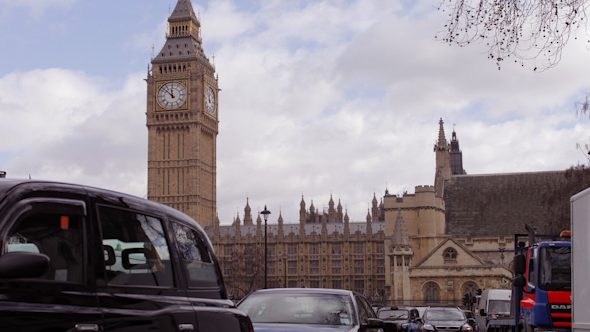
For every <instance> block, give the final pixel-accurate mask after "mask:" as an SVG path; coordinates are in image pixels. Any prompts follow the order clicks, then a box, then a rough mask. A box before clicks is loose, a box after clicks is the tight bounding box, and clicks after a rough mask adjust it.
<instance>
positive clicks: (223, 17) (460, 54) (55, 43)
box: [0, 0, 590, 224]
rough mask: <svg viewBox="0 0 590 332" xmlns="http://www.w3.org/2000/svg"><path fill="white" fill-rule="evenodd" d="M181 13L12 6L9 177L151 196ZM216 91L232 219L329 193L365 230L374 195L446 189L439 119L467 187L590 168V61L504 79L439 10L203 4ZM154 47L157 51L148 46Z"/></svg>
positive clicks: (84, 4) (431, 6)
mask: <svg viewBox="0 0 590 332" xmlns="http://www.w3.org/2000/svg"><path fill="white" fill-rule="evenodd" d="M175 3H176V1H175V0H125V1H119V0H101V1H91V0H0V44H1V45H2V50H1V57H0V59H1V61H0V170H3V171H6V172H8V177H10V178H28V177H29V175H30V176H31V177H32V178H34V179H46V180H58V181H67V182H73V183H81V184H87V185H93V186H98V187H103V188H108V189H113V190H117V191H122V192H125V193H130V194H133V195H136V196H140V197H144V196H146V194H147V184H146V182H147V171H146V167H147V161H146V159H147V129H146V127H145V112H146V83H145V82H144V79H145V78H146V75H147V70H148V64H149V62H150V59H151V55H152V52H155V53H157V52H158V51H159V50H160V48H161V47H162V46H163V45H164V41H165V30H166V19H167V16H168V12H169V8H170V7H171V8H172V9H173V8H174V5H175ZM192 3H193V6H194V8H195V10H197V11H199V12H200V17H201V24H202V36H203V47H204V49H205V52H206V53H207V55H208V56H209V58H211V59H213V55H214V56H215V58H214V59H215V60H214V61H215V65H216V69H217V73H218V74H219V84H220V88H221V89H222V91H221V92H220V96H219V100H220V104H219V109H220V110H219V117H220V130H219V136H218V146H217V156H218V160H217V166H218V168H217V174H218V178H217V185H218V189H217V201H218V203H217V204H218V210H219V211H218V212H219V218H220V220H221V223H222V224H229V223H231V222H232V220H233V218H234V217H235V216H236V214H237V213H238V211H239V212H240V218H243V209H244V205H245V203H246V197H249V199H250V205H251V207H252V209H253V210H254V211H257V210H258V209H259V208H263V207H264V205H265V204H266V205H268V209H269V210H271V211H272V213H273V214H271V218H270V219H271V220H272V222H273V223H274V222H276V218H277V217H278V212H279V210H280V211H282V215H283V218H284V219H285V221H286V222H297V221H298V217H299V215H298V210H299V202H300V201H301V196H302V195H303V196H304V197H305V200H306V202H307V205H308V206H309V204H310V200H312V199H313V202H314V205H315V206H316V207H318V208H320V209H322V207H327V204H328V200H329V198H330V194H332V195H333V197H334V200H335V201H336V202H337V201H338V199H340V200H341V202H342V205H343V206H345V207H346V208H347V210H348V214H349V216H350V218H351V220H353V221H361V220H364V218H365V216H366V213H367V207H368V204H369V202H370V201H371V199H372V198H373V193H376V195H377V197H378V198H379V197H381V196H382V195H383V193H384V191H385V189H386V186H387V188H388V189H389V191H390V193H393V194H395V193H397V194H401V193H403V192H404V191H407V192H410V193H411V192H413V191H414V187H415V186H416V185H432V184H433V182H434V167H435V163H434V158H435V156H434V153H433V145H434V143H435V140H436V139H437V135H438V121H439V119H440V118H442V119H443V120H444V121H445V131H446V134H447V138H450V134H451V132H452V131H453V126H454V128H455V130H456V132H457V137H458V138H459V142H460V145H461V149H462V151H463V163H464V168H465V169H466V171H467V172H468V173H469V174H486V173H507V172H530V171H544V170H561V169H565V168H567V167H569V166H571V165H574V164H578V163H588V160H587V159H586V158H585V156H584V153H583V152H582V151H580V150H577V149H576V144H577V143H579V144H582V145H584V144H587V143H589V142H590V130H589V129H590V124H589V122H588V120H586V119H580V118H578V117H576V112H575V110H574V104H575V102H576V101H581V100H583V98H584V96H585V93H588V92H589V91H590V80H589V79H588V78H589V77H590V61H588V60H589V59H590V51H589V50H588V42H587V39H588V38H586V36H585V34H584V32H583V31H581V32H580V31H578V35H579V36H581V37H583V38H578V39H577V40H572V41H570V44H569V45H568V46H567V47H566V49H565V51H564V53H563V58H562V61H561V63H560V64H559V65H558V66H557V67H556V68H553V69H551V70H548V71H545V72H543V73H535V72H533V71H532V70H531V68H534V67H535V66H536V65H537V63H535V62H534V61H531V62H526V63H524V64H521V63H510V62H508V61H505V63H504V64H503V66H502V68H501V70H498V68H497V67H496V65H495V62H493V61H490V60H488V59H487V57H486V56H485V54H484V53H485V51H486V49H485V47H484V46H483V45H473V46H471V47H467V48H457V47H449V46H448V45H446V44H444V43H441V42H438V41H436V39H435V38H434V37H435V35H437V33H438V32H439V31H441V30H442V29H443V26H444V24H445V19H446V17H445V15H446V14H445V13H444V12H442V11H439V10H437V9H436V7H437V5H438V1H437V0H415V1H414V0H413V1H407V0H299V1H293V0H210V1H206V0H193V1H192ZM152 46H153V47H154V48H155V51H153V50H152Z"/></svg>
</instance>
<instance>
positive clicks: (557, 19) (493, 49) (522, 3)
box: [439, 0, 590, 71]
mask: <svg viewBox="0 0 590 332" xmlns="http://www.w3.org/2000/svg"><path fill="white" fill-rule="evenodd" d="M589 6H590V1H589V0H443V1H441V2H440V7H439V10H443V11H445V12H446V11H449V19H448V21H447V24H446V25H445V30H444V31H441V34H442V35H443V38H442V41H443V42H445V43H448V44H449V45H456V46H460V47H463V46H467V45H469V44H471V43H474V42H482V43H486V45H487V46H488V47H489V49H488V52H487V53H488V58H489V59H492V60H495V61H496V65H497V66H498V69H500V64H501V62H502V61H504V60H507V59H508V58H512V59H514V61H515V62H520V63H521V64H522V65H523V66H524V62H525V61H526V60H535V61H534V62H535V66H534V69H533V70H535V71H543V70H545V69H549V68H552V67H554V66H556V65H557V64H558V63H559V61H560V60H561V54H562V51H563V48H564V47H565V45H566V44H567V43H568V41H569V39H570V36H571V35H572V32H573V31H575V30H578V29H580V28H582V30H583V32H584V36H583V37H584V38H586V39H588V43H589V45H590V38H589V37H588V36H589V35H588V30H587V21H588V16H587V11H588V9H589ZM573 37H574V38H575V39H577V38H578V36H577V35H575V34H574V36H573ZM539 58H540V59H539Z"/></svg>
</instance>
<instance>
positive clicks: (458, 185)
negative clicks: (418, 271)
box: [444, 171, 566, 238]
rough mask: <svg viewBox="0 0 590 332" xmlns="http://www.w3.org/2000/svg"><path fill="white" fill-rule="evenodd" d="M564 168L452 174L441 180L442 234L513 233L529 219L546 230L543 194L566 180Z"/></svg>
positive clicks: (504, 234)
mask: <svg viewBox="0 0 590 332" xmlns="http://www.w3.org/2000/svg"><path fill="white" fill-rule="evenodd" d="M564 175H565V171H551V172H530V173H505V174H479V175H453V177H452V178H451V181H450V183H448V184H445V194H444V198H445V205H446V221H447V222H446V232H445V233H446V234H448V235H450V236H452V237H454V238H473V237H482V236H493V237H508V238H512V237H514V234H515V233H524V232H525V226H524V225H525V223H529V224H530V223H532V224H534V225H535V226H537V228H538V232H539V233H541V234H546V232H547V228H548V226H549V225H550V224H551V223H552V222H553V221H552V220H549V218H550V216H549V215H548V214H547V206H546V205H544V204H543V196H544V195H546V194H548V193H551V192H552V191H553V190H555V189H556V188H559V186H561V185H563V183H564V182H565V181H566V178H565V176H564Z"/></svg>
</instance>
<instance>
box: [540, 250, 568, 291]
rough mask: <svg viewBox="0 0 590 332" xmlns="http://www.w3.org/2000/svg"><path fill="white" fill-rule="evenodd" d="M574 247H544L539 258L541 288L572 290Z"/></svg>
mask: <svg viewBox="0 0 590 332" xmlns="http://www.w3.org/2000/svg"><path fill="white" fill-rule="evenodd" d="M571 258H572V248H571V247H565V246H563V247H562V246H556V247H543V248H541V253H540V258H539V288H541V289H543V290H548V291H554V290H570V289H571V285H572V267H571Z"/></svg>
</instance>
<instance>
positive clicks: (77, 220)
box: [4, 199, 86, 283]
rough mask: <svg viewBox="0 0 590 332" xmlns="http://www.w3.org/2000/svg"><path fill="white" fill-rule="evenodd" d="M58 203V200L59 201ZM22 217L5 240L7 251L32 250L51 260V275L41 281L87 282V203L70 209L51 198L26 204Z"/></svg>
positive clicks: (30, 201) (44, 276)
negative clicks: (85, 247)
mask: <svg viewBox="0 0 590 332" xmlns="http://www.w3.org/2000/svg"><path fill="white" fill-rule="evenodd" d="M55 201H56V202H57V201H58V200H55ZM25 202H26V203H25V204H23V205H26V212H25V213H23V214H22V215H20V216H19V217H18V218H17V220H16V222H15V223H14V225H13V226H12V229H11V230H10V231H9V233H8V236H7V237H6V239H5V241H4V244H5V246H4V252H5V253H6V252H16V251H21V252H22V251H28V252H35V253H42V254H45V255H47V256H48V257H49V258H50V263H49V268H48V270H47V272H46V273H45V274H44V275H43V276H41V277H38V278H35V279H38V280H50V281H57V282H74V283H81V282H83V281H84V271H85V270H86V269H85V268H84V242H83V241H84V239H83V236H82V234H83V220H84V216H83V213H82V212H81V211H82V210H84V207H83V203H82V202H79V205H78V206H68V205H67V204H64V203H63V202H57V203H54V202H51V199H48V200H47V201H44V200H42V199H29V200H27V201H25Z"/></svg>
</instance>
